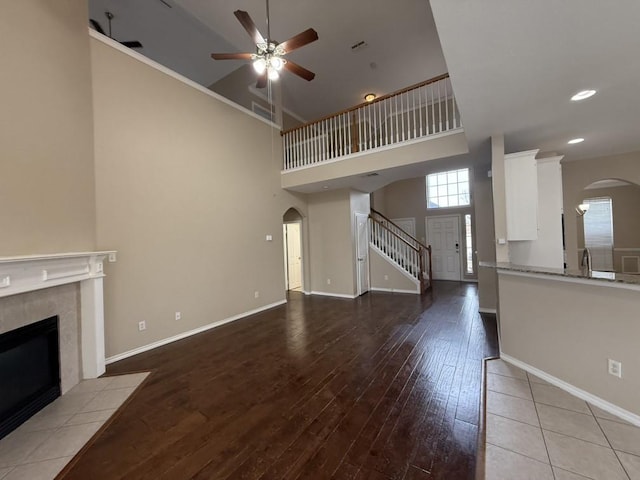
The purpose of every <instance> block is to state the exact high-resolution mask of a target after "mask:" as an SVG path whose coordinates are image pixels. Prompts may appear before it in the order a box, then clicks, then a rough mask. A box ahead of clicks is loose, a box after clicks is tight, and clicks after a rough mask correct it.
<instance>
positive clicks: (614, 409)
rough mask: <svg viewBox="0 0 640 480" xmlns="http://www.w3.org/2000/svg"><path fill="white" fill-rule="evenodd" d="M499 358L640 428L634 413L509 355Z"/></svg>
mask: <svg viewBox="0 0 640 480" xmlns="http://www.w3.org/2000/svg"><path fill="white" fill-rule="evenodd" d="M500 358H501V359H502V360H504V361H505V362H508V363H510V364H512V365H515V366H516V367H519V368H521V369H523V370H526V371H527V372H529V373H531V374H533V375H535V376H536V377H540V378H541V379H543V380H546V381H547V382H549V383H550V384H551V385H555V386H556V387H558V388H561V389H562V390H564V391H565V392H568V393H570V394H571V395H573V396H575V397H578V398H581V399H582V400H584V401H585V402H589V403H590V404H592V405H595V406H596V407H598V408H601V409H602V410H605V411H606V412H609V413H611V414H612V415H615V416H617V417H620V418H621V419H623V420H626V421H627V422H629V423H632V424H634V425H636V426H638V427H640V415H636V414H635V413H632V412H629V411H628V410H625V409H623V408H620V407H618V406H617V405H614V404H613V403H610V402H607V401H606V400H603V399H602V398H600V397H597V396H595V395H593V394H591V393H589V392H587V391H585V390H582V389H580V388H578V387H574V386H573V385H571V384H570V383H567V382H565V381H564V380H560V379H559V378H556V377H554V376H552V375H549V374H548V373H546V372H543V371H542V370H539V369H537V368H536V367H532V366H531V365H529V364H527V363H524V362H521V361H520V360H518V359H517V358H513V357H511V356H510V355H506V354H504V353H502V352H500Z"/></svg>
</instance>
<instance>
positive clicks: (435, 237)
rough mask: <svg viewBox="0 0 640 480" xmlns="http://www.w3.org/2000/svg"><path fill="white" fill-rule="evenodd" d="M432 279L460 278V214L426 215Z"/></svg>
mask: <svg viewBox="0 0 640 480" xmlns="http://www.w3.org/2000/svg"><path fill="white" fill-rule="evenodd" d="M426 220H427V222H426V223H427V225H426V227H427V242H428V244H429V245H431V261H432V268H433V279H434V280H460V279H461V274H460V216H459V215H442V216H437V217H427V219H426Z"/></svg>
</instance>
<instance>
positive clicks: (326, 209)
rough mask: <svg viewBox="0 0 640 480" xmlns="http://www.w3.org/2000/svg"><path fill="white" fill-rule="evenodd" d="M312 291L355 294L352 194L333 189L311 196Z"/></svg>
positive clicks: (309, 197)
mask: <svg viewBox="0 0 640 480" xmlns="http://www.w3.org/2000/svg"><path fill="white" fill-rule="evenodd" d="M308 202H309V206H308V208H309V250H310V258H311V261H310V269H311V289H310V290H311V291H312V292H315V293H326V294H334V295H347V296H353V295H354V292H355V290H354V276H353V265H354V260H353V238H352V233H351V232H352V219H351V216H352V215H351V195H350V192H349V190H333V191H328V192H322V193H315V194H311V195H309V196H308Z"/></svg>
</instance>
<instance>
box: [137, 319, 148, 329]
mask: <svg viewBox="0 0 640 480" xmlns="http://www.w3.org/2000/svg"><path fill="white" fill-rule="evenodd" d="M146 329H147V322H145V321H144V320H143V321H141V322H138V330H139V331H143V330H146Z"/></svg>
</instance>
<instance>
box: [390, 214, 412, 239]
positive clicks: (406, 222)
mask: <svg viewBox="0 0 640 480" xmlns="http://www.w3.org/2000/svg"><path fill="white" fill-rule="evenodd" d="M391 221H392V222H393V223H395V224H396V225H398V226H399V227H400V228H401V229H402V230H404V231H405V232H407V233H408V234H409V235H411V236H412V237H413V238H416V219H415V218H392V219H391Z"/></svg>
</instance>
